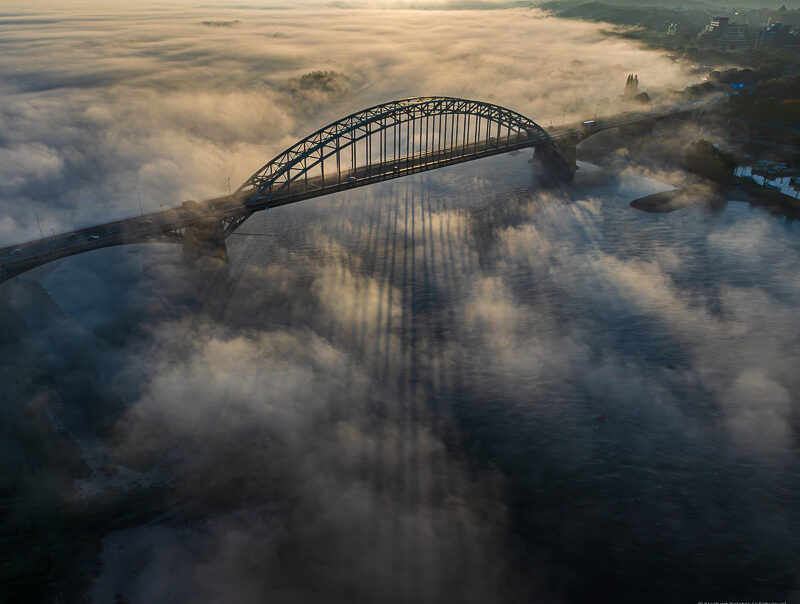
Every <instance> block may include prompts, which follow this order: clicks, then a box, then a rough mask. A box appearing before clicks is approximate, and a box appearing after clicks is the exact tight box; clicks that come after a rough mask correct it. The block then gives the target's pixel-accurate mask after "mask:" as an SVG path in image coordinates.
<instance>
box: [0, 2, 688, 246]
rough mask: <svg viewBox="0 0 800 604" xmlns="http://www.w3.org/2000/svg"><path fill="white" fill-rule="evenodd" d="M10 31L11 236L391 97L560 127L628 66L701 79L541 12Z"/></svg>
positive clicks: (217, 185)
mask: <svg viewBox="0 0 800 604" xmlns="http://www.w3.org/2000/svg"><path fill="white" fill-rule="evenodd" d="M489 7H491V5H489ZM209 23H211V24H219V23H224V24H228V23H230V24H231V25H230V26H225V27H211V26H209V25H208V24H209ZM0 29H2V31H3V37H4V40H5V43H4V54H3V63H2V66H0V70H1V71H2V84H0V99H2V105H1V106H2V110H0V111H1V113H0V123H2V126H3V127H2V128H0V157H2V158H6V159H7V161H2V162H0V166H1V167H0V207H1V208H2V210H3V214H4V216H6V217H7V218H8V219H7V221H6V222H4V223H3V231H2V232H0V239H2V240H4V241H7V242H9V243H11V242H13V241H16V240H20V239H24V238H27V237H31V236H35V235H36V234H38V226H37V224H36V220H35V214H36V213H38V214H39V215H40V218H42V219H43V220H44V224H45V228H46V229H49V228H51V227H52V228H55V229H56V230H62V229H69V228H71V227H72V226H73V225H75V224H83V223H91V222H92V221H97V220H104V219H108V218H112V217H116V216H121V215H129V214H134V213H136V211H137V210H138V196H139V195H140V194H141V196H142V201H143V204H144V206H145V208H146V209H148V210H157V209H158V208H159V204H162V203H163V204H166V205H169V204H174V203H177V202H179V201H182V200H183V199H187V198H193V199H198V198H204V197H208V196H212V195H218V194H220V193H221V192H223V191H224V190H225V189H226V185H227V178H228V177H230V178H231V182H232V183H233V184H234V186H236V185H238V184H239V183H240V182H243V181H244V180H245V179H246V178H247V177H248V176H249V175H250V174H251V173H253V172H254V171H255V170H256V169H257V168H258V167H260V166H261V165H263V164H264V163H265V162H266V161H267V160H269V159H270V158H271V157H273V156H274V155H275V154H277V153H278V152H279V151H281V150H282V149H284V148H286V147H288V146H290V145H291V144H292V143H294V142H295V141H297V140H299V139H300V138H302V137H303V136H305V135H306V134H307V133H308V132H311V131H313V130H314V129H316V128H318V127H320V126H323V125H324V124H326V123H328V122H330V121H332V120H334V119H336V118H338V117H341V116H343V115H347V114H349V113H351V112H353V111H356V110H358V109H361V108H363V107H367V106H370V105H372V104H375V103H379V102H383V101H386V100H391V99H395V98H403V97H407V96H419V95H422V96H424V95H453V96H462V97H467V98H475V99H482V100H489V101H492V102H496V103H498V104H501V105H505V106H507V107H511V108H513V109H515V110H517V111H520V112H522V113H524V114H526V115H529V116H532V117H534V118H535V119H537V120H539V122H540V123H541V124H543V125H548V124H549V123H550V122H553V123H560V122H561V121H564V120H567V121H569V120H573V119H579V118H583V117H585V116H586V115H587V114H593V113H594V112H595V111H596V110H598V111H599V112H600V113H601V114H602V113H603V112H606V111H608V112H613V111H617V110H618V109H619V107H618V100H617V97H618V95H619V94H620V93H621V90H622V88H623V85H624V82H625V77H626V74H628V73H634V72H636V73H639V74H640V81H641V82H642V83H643V84H645V85H647V86H649V87H650V88H651V89H653V88H659V87H666V89H670V88H675V89H682V88H683V87H684V86H685V85H686V84H687V83H689V82H690V81H691V76H689V75H687V74H685V73H684V72H682V71H681V70H680V68H679V67H678V66H676V65H675V64H674V63H672V62H670V61H669V60H668V59H666V58H665V57H664V56H662V55H661V54H659V53H656V52H649V51H643V50H642V49H640V48H638V47H637V46H636V45H635V44H633V43H631V42H628V41H622V40H618V39H610V38H607V37H604V36H603V35H602V34H601V33H600V30H601V27H600V26H598V25H596V24H588V23H576V22H566V21H559V20H556V19H551V18H547V17H544V16H543V14H542V13H541V12H539V11H537V10H535V9H514V10H459V11H452V10H447V11H436V10H376V9H368V8H358V7H356V8H350V9H343V8H330V7H325V6H318V5H313V4H308V5H300V6H298V7H293V8H292V9H288V8H285V7H277V8H275V9H273V10H263V9H257V8H241V7H238V6H237V7H219V8H206V9H197V8H194V7H191V6H189V5H181V4H177V5H172V6H170V7H169V8H166V7H163V6H159V7H152V6H151V7H145V6H142V7H140V8H133V9H132V10H129V11H125V12H119V13H113V12H112V13H99V12H98V11H97V9H96V7H93V6H88V5H80V4H78V5H77V6H71V7H70V8H69V9H65V8H61V7H59V8H51V9H47V8H38V9H37V10H35V11H34V10H31V9H30V8H21V9H20V11H19V12H18V13H15V12H13V11H12V12H11V13H10V14H8V15H5V16H3V17H2V18H0ZM498 32H502V35H499V34H498Z"/></svg>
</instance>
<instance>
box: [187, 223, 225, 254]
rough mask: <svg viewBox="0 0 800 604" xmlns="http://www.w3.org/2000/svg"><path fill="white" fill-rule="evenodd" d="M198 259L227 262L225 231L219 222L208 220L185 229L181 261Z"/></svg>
mask: <svg viewBox="0 0 800 604" xmlns="http://www.w3.org/2000/svg"><path fill="white" fill-rule="evenodd" d="M200 258H215V259H217V260H221V261H222V262H224V263H227V262H228V247H227V246H226V245H225V229H224V227H223V225H222V222H220V221H219V220H215V219H208V221H205V222H198V223H196V224H193V225H190V226H188V227H186V230H185V232H184V234H183V259H184V260H187V261H191V262H194V261H196V260H199V259H200Z"/></svg>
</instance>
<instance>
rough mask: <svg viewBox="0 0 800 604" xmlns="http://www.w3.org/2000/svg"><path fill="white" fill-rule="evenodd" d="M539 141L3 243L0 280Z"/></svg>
mask: <svg viewBox="0 0 800 604" xmlns="http://www.w3.org/2000/svg"><path fill="white" fill-rule="evenodd" d="M719 102H721V100H720V99H715V100H714V101H712V102H711V103H701V102H695V103H690V104H685V105H679V106H674V107H669V108H666V109H662V110H659V111H653V112H649V113H644V112H637V113H626V114H623V115H620V116H615V117H613V118H602V119H595V120H589V121H588V122H577V123H573V124H568V125H564V126H561V127H556V128H551V129H549V133H548V134H549V136H550V138H551V139H552V140H554V141H555V142H556V143H558V142H559V141H564V142H565V144H567V143H568V142H569V141H573V144H574V141H575V140H579V139H583V138H586V137H587V136H590V135H592V134H595V133H597V132H600V131H602V130H607V129H611V128H618V127H620V126H625V125H629V124H633V123H636V122H641V121H643V120H652V119H659V118H663V117H666V116H669V115H677V114H681V113H686V112H689V111H695V110H698V109H700V108H705V107H708V106H709V105H715V104H718V103H719ZM451 141H452V139H451ZM547 143H548V140H547V138H545V137H544V136H542V137H539V138H531V137H530V136H523V135H513V136H512V135H510V134H509V135H508V136H507V137H504V138H502V139H501V140H499V141H498V140H497V139H496V138H494V137H489V138H482V139H477V140H474V141H471V142H469V143H468V144H462V145H451V146H449V147H446V148H444V149H438V150H433V151H430V152H420V153H416V154H412V155H408V156H402V157H399V158H396V159H390V160H387V161H384V162H376V163H370V164H368V165H366V166H357V167H356V168H354V169H346V170H341V171H340V172H338V173H337V174H336V175H335V177H331V176H328V177H327V178H324V177H323V176H322V175H315V176H312V177H309V176H306V177H304V178H302V179H297V180H294V181H292V182H290V183H289V184H288V185H285V186H284V187H283V188H281V189H280V190H276V191H275V194H274V195H268V194H262V195H261V196H260V197H259V196H258V195H257V193H258V192H257V191H256V190H254V189H245V190H242V191H239V192H237V193H235V194H233V195H226V196H222V197H215V198H212V199H208V200H205V201H202V202H196V201H186V202H183V203H182V204H181V205H180V206H173V207H170V208H167V209H163V210H162V211H160V212H151V213H148V214H142V215H140V216H133V217H128V218H123V219H119V220H112V221H110V222H105V223H99V224H97V225H93V226H90V227H83V228H79V229H76V230H74V231H69V232H65V233H59V234H56V235H54V236H49V237H42V238H40V239H34V240H31V241H27V242H24V243H19V244H15V245H9V246H5V247H2V248H0V282H2V281H4V280H7V279H9V278H11V277H13V276H15V275H17V274H19V273H21V272H24V271H26V270H30V269H31V268H34V267H36V266H39V265H41V264H45V263H47V262H51V261H53V260H57V259H59V258H64V257H67V256H71V255H74V254H78V253H82V252H87V251H91V250H94V249H99V248H103V247H110V246H115V245H122V244H129V243H145V242H151V241H158V242H174V243H181V242H182V240H183V238H182V232H183V230H184V229H186V228H187V227H190V226H192V225H197V224H201V223H203V222H204V221H210V222H220V221H223V220H226V219H227V220H230V219H232V218H235V217H246V216H249V215H250V214H252V213H253V212H256V211H259V210H263V209H267V208H273V207H278V206H282V205H287V204H290V203H296V202H298V201H302V200H305V199H310V198H313V197H319V196H322V195H328V194H330V193H335V192H338V191H344V190H347V189H353V188H356V187H362V186H366V185H369V184H372V183H375V182H379V181H383V180H389V179H394V178H400V177H402V176H406V175H409V174H415V173H418V172H424V171H427V170H432V169H436V168H441V167H444V166H448V165H453V164H457V163H462V162H466V161H472V160H475V159H480V158H482V157H489V156H492V155H499V154H502V153H508V152H510V151H514V150H518V149H523V148H530V147H535V146H537V145H540V144H547Z"/></svg>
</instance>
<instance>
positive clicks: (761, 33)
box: [753, 23, 792, 48]
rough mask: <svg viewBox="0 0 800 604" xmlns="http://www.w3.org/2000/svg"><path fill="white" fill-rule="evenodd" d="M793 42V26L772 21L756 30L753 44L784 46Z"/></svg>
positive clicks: (757, 46)
mask: <svg viewBox="0 0 800 604" xmlns="http://www.w3.org/2000/svg"><path fill="white" fill-rule="evenodd" d="M791 42H792V26H791V25H784V24H783V23H770V24H769V25H767V26H766V27H762V28H761V29H759V30H758V31H757V32H756V37H755V41H754V42H753V46H754V47H755V48H762V47H764V46H776V47H778V48H783V47H785V46H788V45H789V44H790V43H791Z"/></svg>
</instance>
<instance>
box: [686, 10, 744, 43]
mask: <svg viewBox="0 0 800 604" xmlns="http://www.w3.org/2000/svg"><path fill="white" fill-rule="evenodd" d="M698 39H699V40H700V41H701V42H706V43H708V44H713V45H714V46H716V47H717V48H719V49H720V50H741V49H743V48H744V47H745V46H747V38H746V37H745V32H744V26H742V25H740V24H739V23H731V22H730V17H714V19H713V20H712V21H711V23H709V24H708V25H706V27H705V29H704V30H703V31H701V32H700V35H699V36H698Z"/></svg>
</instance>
